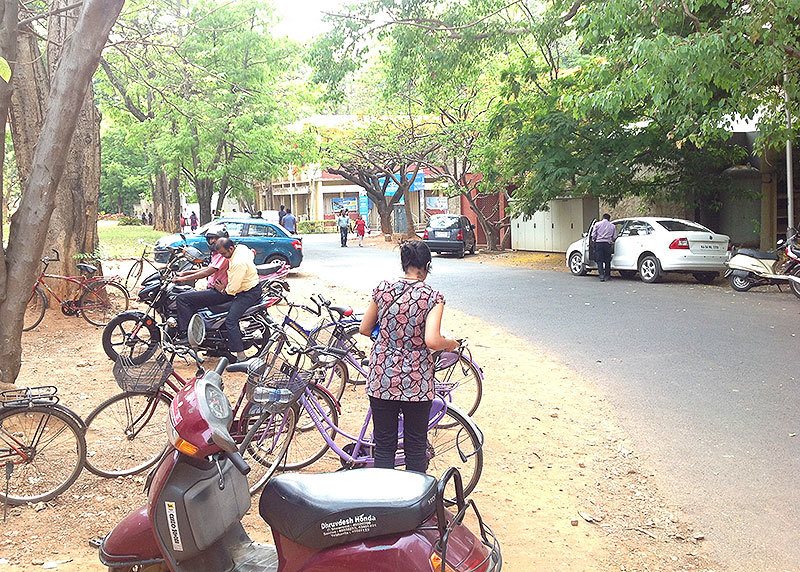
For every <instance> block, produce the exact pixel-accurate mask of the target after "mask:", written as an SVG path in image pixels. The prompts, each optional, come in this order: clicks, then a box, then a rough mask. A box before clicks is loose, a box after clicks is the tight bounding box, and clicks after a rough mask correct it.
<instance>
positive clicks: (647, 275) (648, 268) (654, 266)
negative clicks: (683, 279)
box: [639, 254, 661, 284]
mask: <svg viewBox="0 0 800 572" xmlns="http://www.w3.org/2000/svg"><path fill="white" fill-rule="evenodd" d="M639 277H640V278H641V279H642V282H647V283H648V284H652V283H653V282H658V281H659V280H661V263H660V262H659V261H658V258H656V257H655V256H653V255H652V254H649V255H647V256H645V257H644V258H642V259H641V260H640V261H639Z"/></svg>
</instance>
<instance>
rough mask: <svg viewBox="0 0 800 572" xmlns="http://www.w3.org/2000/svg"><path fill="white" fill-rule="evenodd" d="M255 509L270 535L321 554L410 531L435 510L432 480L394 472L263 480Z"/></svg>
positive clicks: (360, 472)
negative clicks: (276, 534) (329, 549)
mask: <svg viewBox="0 0 800 572" xmlns="http://www.w3.org/2000/svg"><path fill="white" fill-rule="evenodd" d="M258 508H259V514H261V518H263V519H264V521H266V523H267V524H269V525H270V527H272V529H273V531H277V532H278V533H280V534H281V535H283V536H285V537H286V538H288V539H289V540H291V541H293V542H296V543H298V544H301V545H303V546H308V547H309V548H313V549H315V550H321V549H323V548H327V547H329V546H334V545H336V544H343V543H345V542H352V541H355V540H359V539H362V538H370V537H373V536H382V535H386V534H398V533H401V532H406V531H409V530H414V529H415V528H417V527H418V526H420V525H421V524H422V523H423V522H425V521H426V520H427V519H428V518H430V516H431V515H432V514H433V513H434V510H435V509H436V479H435V478H433V477H431V476H429V475H423V474H421V473H413V472H409V471H395V470H392V469H355V470H352V471H341V472H337V473H327V474H285V475H279V476H277V477H275V478H273V479H272V480H270V481H269V482H267V485H266V487H265V488H264V492H263V493H262V494H261V500H260V501H259V505H258Z"/></svg>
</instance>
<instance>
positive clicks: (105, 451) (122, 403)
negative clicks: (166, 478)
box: [86, 391, 170, 478]
mask: <svg viewBox="0 0 800 572" xmlns="http://www.w3.org/2000/svg"><path fill="white" fill-rule="evenodd" d="M169 404H170V400H169V398H168V397H167V396H166V395H165V394H163V393H161V392H156V393H131V392H127V391H124V392H122V393H118V394H117V395H115V396H114V397H111V398H110V399H107V400H105V401H104V402H103V403H101V404H100V405H98V406H97V408H96V409H95V410H94V411H92V412H91V413H90V414H89V417H87V418H86V448H87V450H88V453H87V455H86V468H87V469H89V470H90V471H91V472H93V473H94V474H95V475H98V476H101V477H107V478H114V477H123V476H126V475H134V474H136V473H140V472H141V471H144V470H145V469H147V468H148V467H150V466H152V465H153V463H155V462H156V461H157V460H158V459H159V457H161V454H162V453H163V451H164V447H166V445H167V437H166V434H165V433H164V427H165V426H166V424H167V419H168V417H169Z"/></svg>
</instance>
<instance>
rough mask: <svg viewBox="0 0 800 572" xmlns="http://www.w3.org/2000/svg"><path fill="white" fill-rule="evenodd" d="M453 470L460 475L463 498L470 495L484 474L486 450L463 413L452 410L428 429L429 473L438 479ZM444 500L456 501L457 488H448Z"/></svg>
mask: <svg viewBox="0 0 800 572" xmlns="http://www.w3.org/2000/svg"><path fill="white" fill-rule="evenodd" d="M450 467H456V468H457V469H458V470H459V472H460V473H461V478H462V482H463V484H464V495H468V494H469V493H471V492H472V490H473V489H474V488H475V485H477V484H478V479H480V478H481V472H482V471H483V448H482V444H481V439H480V437H479V436H478V434H477V433H476V432H475V431H474V429H473V428H472V426H471V425H470V423H469V422H468V421H467V420H466V418H465V417H464V414H463V413H461V412H460V411H459V410H458V409H456V408H453V407H448V408H447V411H445V414H444V417H442V419H441V420H440V421H439V423H437V425H436V426H435V427H431V428H430V429H429V430H428V471H427V472H428V474H430V475H433V476H435V477H436V478H437V479H439V478H441V477H442V475H444V473H445V471H446V470H447V469H449V468H450ZM445 498H447V499H450V500H453V499H455V491H454V489H453V490H450V488H449V487H448V491H446V493H445Z"/></svg>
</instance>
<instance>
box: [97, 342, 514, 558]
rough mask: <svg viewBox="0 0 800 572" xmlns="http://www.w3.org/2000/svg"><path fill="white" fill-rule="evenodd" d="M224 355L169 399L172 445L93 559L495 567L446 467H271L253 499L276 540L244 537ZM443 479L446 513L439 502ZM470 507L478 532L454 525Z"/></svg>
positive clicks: (493, 546) (243, 488)
mask: <svg viewBox="0 0 800 572" xmlns="http://www.w3.org/2000/svg"><path fill="white" fill-rule="evenodd" d="M227 363H228V362H227V360H226V359H225V358H222V359H221V360H220V362H219V364H218V366H217V368H216V370H214V371H209V372H207V373H206V374H205V375H204V376H203V377H202V378H200V379H198V380H197V381H195V382H192V383H189V384H187V385H186V386H185V387H184V388H183V389H182V390H181V391H180V392H179V393H178V395H177V396H176V397H175V399H173V401H172V405H171V407H170V414H169V426H168V432H169V439H170V442H171V443H172V447H170V448H168V450H167V452H166V453H165V454H164V456H163V457H162V459H161V461H160V462H159V464H158V465H157V467H156V468H155V469H154V471H153V472H152V473H151V474H150V477H149V478H148V487H149V490H148V501H147V504H146V505H145V506H143V507H141V508H140V509H139V510H136V511H134V512H132V513H131V514H129V515H128V516H127V517H125V519H124V520H122V522H120V523H119V524H118V525H117V526H116V528H114V530H113V531H112V532H111V533H110V534H108V535H107V536H106V537H105V539H104V540H103V542H102V545H101V547H100V560H101V562H102V563H103V564H105V565H106V566H108V567H109V570H110V571H111V572H166V571H172V572H222V571H225V572H232V571H241V572H278V571H279V572H295V571H296V572H300V571H306V572H311V571H316V572H323V571H334V570H336V571H340V570H351V571H361V570H363V571H370V572H396V571H398V570H402V571H404V572H415V571H425V572H445V571H447V572H494V571H499V570H500V569H501V568H502V557H501V554H500V546H499V544H498V543H497V540H496V538H495V536H494V534H493V533H492V531H491V530H490V529H489V527H488V526H486V525H485V524H484V523H483V520H482V519H481V517H480V514H479V513H478V510H477V508H476V507H475V503H474V502H473V501H472V500H469V501H465V499H464V495H463V490H462V487H461V476H460V474H459V473H458V471H456V469H450V470H449V471H448V472H447V473H446V474H445V476H444V477H442V479H441V481H439V482H437V481H436V479H435V478H434V477H431V476H429V475H423V474H420V473H412V472H409V471H394V470H389V469H355V470H351V471H340V472H336V473H328V474H284V475H280V476H277V477H275V478H273V479H271V480H270V481H269V482H268V483H267V484H266V486H265V488H264V491H263V492H262V494H261V498H260V502H259V513H260V515H261V517H262V518H263V519H264V521H265V522H266V523H267V524H269V526H270V528H271V529H272V536H273V538H274V541H275V546H274V547H273V546H271V545H268V544H259V543H255V542H253V541H252V540H251V539H250V537H249V536H248V535H247V533H246V532H245V530H244V528H243V527H242V524H241V519H242V517H243V516H244V515H245V513H247V511H248V509H249V508H250V494H249V493H248V484H247V479H246V477H245V475H246V474H247V472H248V471H249V467H248V466H247V464H246V463H245V461H244V459H243V458H242V457H241V455H239V453H238V452H237V447H236V443H235V442H234V440H233V438H232V437H231V435H230V433H229V432H228V428H229V426H230V423H231V420H232V417H233V416H232V411H231V406H230V403H229V402H228V399H227V398H226V397H225V394H224V393H223V392H222V390H221V388H222V377H221V374H222V372H223V371H224V370H225V367H226V366H227ZM241 366H242V364H237V365H233V366H230V368H229V369H228V371H239V370H240V369H241ZM275 406H278V405H277V404H264V407H275ZM451 481H452V484H453V485H454V488H455V491H456V493H455V499H456V500H455V504H454V508H453V510H455V514H453V513H452V512H451V510H448V509H446V508H445V507H446V504H448V501H447V500H445V496H444V491H445V487H446V486H447V485H448V483H450V482H451ZM451 494H452V493H451V492H448V496H450V495H451ZM451 498H452V497H451ZM469 510H472V511H474V514H475V515H476V517H477V521H478V523H479V527H480V538H478V537H476V536H475V535H474V534H473V533H472V532H471V531H470V530H469V528H467V527H466V526H465V525H464V524H463V519H464V517H465V515H466V513H467V512H468V511H469ZM443 563H444V564H443Z"/></svg>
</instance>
